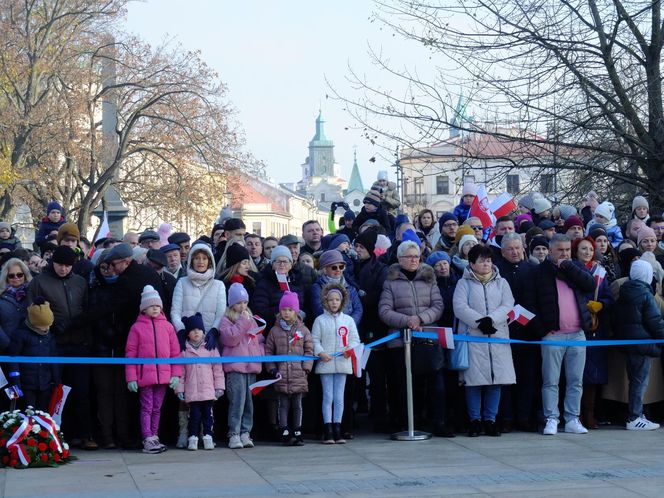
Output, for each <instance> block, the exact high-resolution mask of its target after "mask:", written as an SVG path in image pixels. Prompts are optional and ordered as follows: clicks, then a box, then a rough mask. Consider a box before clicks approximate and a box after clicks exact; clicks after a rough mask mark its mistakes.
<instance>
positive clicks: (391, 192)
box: [351, 181, 401, 240]
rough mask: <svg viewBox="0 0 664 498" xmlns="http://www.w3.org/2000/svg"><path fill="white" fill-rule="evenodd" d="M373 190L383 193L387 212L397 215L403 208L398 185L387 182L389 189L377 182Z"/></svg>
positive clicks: (372, 187)
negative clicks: (398, 210) (400, 208)
mask: <svg viewBox="0 0 664 498" xmlns="http://www.w3.org/2000/svg"><path fill="white" fill-rule="evenodd" d="M371 190H376V191H378V192H381V197H382V199H383V202H382V203H383V205H384V206H385V208H386V210H387V211H389V212H392V214H396V211H397V209H399V206H401V201H400V200H399V192H398V191H397V184H396V183H394V182H387V187H381V186H380V185H379V183H378V182H377V181H375V182H374V183H373V185H372V186H371ZM351 240H352V239H351Z"/></svg>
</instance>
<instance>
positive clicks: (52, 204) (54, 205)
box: [46, 201, 62, 214]
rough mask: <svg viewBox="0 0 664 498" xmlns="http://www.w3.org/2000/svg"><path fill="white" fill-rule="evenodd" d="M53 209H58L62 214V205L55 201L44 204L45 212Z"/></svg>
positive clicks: (47, 212)
mask: <svg viewBox="0 0 664 498" xmlns="http://www.w3.org/2000/svg"><path fill="white" fill-rule="evenodd" d="M54 209H55V210H58V211H60V214H62V206H61V205H60V204H59V203H58V202H57V201H51V202H49V203H48V204H47V205H46V214H49V213H50V212H51V211H53V210H54Z"/></svg>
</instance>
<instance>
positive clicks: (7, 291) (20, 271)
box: [0, 258, 32, 351]
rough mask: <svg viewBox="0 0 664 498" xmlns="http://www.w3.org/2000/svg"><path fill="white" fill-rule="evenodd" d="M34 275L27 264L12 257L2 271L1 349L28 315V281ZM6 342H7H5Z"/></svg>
mask: <svg viewBox="0 0 664 498" xmlns="http://www.w3.org/2000/svg"><path fill="white" fill-rule="evenodd" d="M30 280H32V275H31V274H30V270H29V269H28V267H27V266H26V264H25V263H24V262H23V261H21V260H20V259H18V258H11V259H10V260H8V261H7V262H6V263H5V264H4V266H3V267H2V271H0V293H1V294H0V329H1V330H0V350H2V351H4V350H5V349H6V347H7V346H8V345H9V341H10V339H11V337H12V334H13V333H14V331H15V330H16V329H17V328H18V326H19V325H20V324H21V322H22V321H23V320H25V318H26V316H27V311H26V310H27V307H28V302H27V300H26V299H25V297H26V295H27V288H28V283H29V282H30ZM5 342H6V344H5Z"/></svg>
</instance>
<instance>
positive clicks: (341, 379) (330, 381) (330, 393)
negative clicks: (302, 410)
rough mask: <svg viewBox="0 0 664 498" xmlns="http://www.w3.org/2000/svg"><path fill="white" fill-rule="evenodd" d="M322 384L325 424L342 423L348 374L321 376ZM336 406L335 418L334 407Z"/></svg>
mask: <svg viewBox="0 0 664 498" xmlns="http://www.w3.org/2000/svg"><path fill="white" fill-rule="evenodd" d="M320 382H321V384H322V386H323V423H324V424H330V423H332V422H334V423H335V424H340V423H341V418H342V417H343V414H344V388H345V386H346V374H341V373H336V374H321V375H320ZM333 405H334V417H333V416H332V411H333V410H332V406H333Z"/></svg>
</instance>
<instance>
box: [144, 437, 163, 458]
mask: <svg viewBox="0 0 664 498" xmlns="http://www.w3.org/2000/svg"><path fill="white" fill-rule="evenodd" d="M143 453H151V454H153V455H154V454H156V453H161V448H159V443H158V442H157V438H155V437H152V436H151V437H146V438H145V439H144V440H143Z"/></svg>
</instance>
